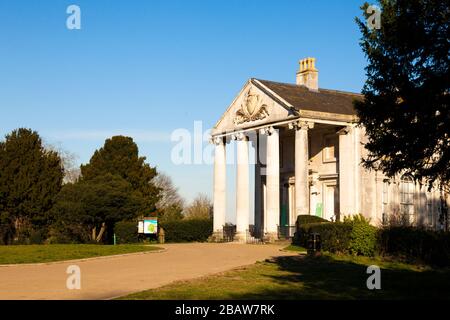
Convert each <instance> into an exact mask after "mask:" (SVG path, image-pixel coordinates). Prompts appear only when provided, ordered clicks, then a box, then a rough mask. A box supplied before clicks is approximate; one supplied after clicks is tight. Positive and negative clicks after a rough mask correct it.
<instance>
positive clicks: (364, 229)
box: [344, 214, 378, 257]
mask: <svg viewBox="0 0 450 320" xmlns="http://www.w3.org/2000/svg"><path fill="white" fill-rule="evenodd" d="M344 223H345V224H348V225H350V226H351V227H352V231H351V233H350V242H349V245H348V252H349V253H351V254H354V255H362V256H369V257H371V256H374V255H375V251H376V247H377V230H378V229H377V228H376V227H374V226H372V225H370V220H368V219H366V218H365V217H364V216H363V215H361V214H359V215H356V216H352V217H346V218H344Z"/></svg>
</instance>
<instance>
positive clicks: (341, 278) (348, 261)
mask: <svg viewBox="0 0 450 320" xmlns="http://www.w3.org/2000/svg"><path fill="white" fill-rule="evenodd" d="M291 249H292V248H291ZM294 249H296V250H300V249H299V248H294ZM372 264H375V265H378V266H379V267H380V268H381V290H374V291H371V290H368V289H367V287H366V280H367V278H368V276H369V275H368V274H366V269H367V266H369V265H372ZM449 284H450V269H443V270H434V269H431V268H429V267H420V266H416V265H410V264H404V263H399V262H389V261H384V260H381V259H379V258H365V257H353V256H337V255H331V254H324V255H322V256H320V257H309V256H305V255H298V256H293V257H279V258H276V259H274V260H271V261H265V262H259V263H256V264H255V265H252V266H249V267H245V268H241V269H237V270H233V271H229V272H225V273H223V274H220V275H214V276H209V277H205V278H201V279H196V280H191V281H182V282H176V283H173V284H170V285H167V286H164V287H161V288H158V289H154V290H148V291H143V292H140V293H135V294H132V295H129V296H126V297H123V298H121V299H152V300H153V299H170V300H177V299H180V300H183V299H256V300H259V299H296V300H297V299H417V298H424V299H436V298H438V299H450V286H449Z"/></svg>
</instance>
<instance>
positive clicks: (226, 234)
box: [222, 224, 236, 242]
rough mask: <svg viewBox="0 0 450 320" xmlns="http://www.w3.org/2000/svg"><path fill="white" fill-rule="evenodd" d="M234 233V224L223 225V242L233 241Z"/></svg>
mask: <svg viewBox="0 0 450 320" xmlns="http://www.w3.org/2000/svg"><path fill="white" fill-rule="evenodd" d="M235 235H236V225H233V224H230V225H225V226H223V238H222V239H223V242H233V241H234V236H235Z"/></svg>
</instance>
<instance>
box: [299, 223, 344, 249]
mask: <svg viewBox="0 0 450 320" xmlns="http://www.w3.org/2000/svg"><path fill="white" fill-rule="evenodd" d="M351 231H352V226H351V225H349V224H345V223H342V222H327V223H323V222H322V223H309V224H305V225H301V226H300V227H299V228H298V229H297V237H296V239H297V243H295V244H297V245H300V246H302V247H308V239H309V236H310V234H311V233H318V234H320V240H321V246H322V250H324V251H329V252H333V253H344V252H347V251H348V246H349V242H350V233H351Z"/></svg>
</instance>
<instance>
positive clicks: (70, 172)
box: [45, 144, 81, 184]
mask: <svg viewBox="0 0 450 320" xmlns="http://www.w3.org/2000/svg"><path fill="white" fill-rule="evenodd" d="M45 149H47V150H50V151H54V152H56V153H57V154H58V155H59V157H60V158H61V162H62V165H63V168H64V179H63V183H64V184H66V183H74V182H76V181H77V180H78V178H79V177H80V174H81V171H80V167H79V166H78V165H77V155H76V154H75V153H72V152H70V151H67V150H65V149H64V148H63V147H62V146H60V145H51V144H46V146H45Z"/></svg>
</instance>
